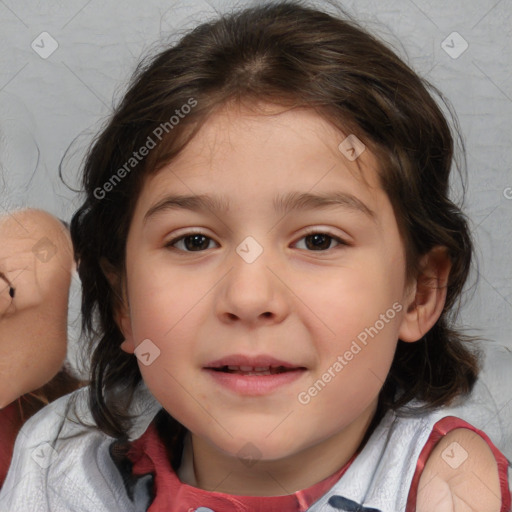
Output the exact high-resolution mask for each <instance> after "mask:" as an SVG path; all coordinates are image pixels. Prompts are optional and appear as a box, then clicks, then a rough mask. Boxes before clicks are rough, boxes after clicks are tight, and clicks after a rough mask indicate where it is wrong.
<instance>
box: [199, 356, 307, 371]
mask: <svg viewBox="0 0 512 512" xmlns="http://www.w3.org/2000/svg"><path fill="white" fill-rule="evenodd" d="M223 366H251V367H253V368H263V367H267V366H284V367H285V368H304V367H303V366H301V365H297V364H293V363H289V362H287V361H281V360H280V359H276V358H275V357H272V356H269V355H266V354H262V355H258V356H247V355H244V354H233V355H229V356H225V357H222V358H220V359H216V360H215V361H211V362H209V363H208V364H206V365H204V368H222V367H223Z"/></svg>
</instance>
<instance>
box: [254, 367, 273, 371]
mask: <svg viewBox="0 0 512 512" xmlns="http://www.w3.org/2000/svg"><path fill="white" fill-rule="evenodd" d="M254 369H255V370H256V371H257V372H264V371H265V370H269V369H270V368H269V367H268V366H259V367H258V366H256V367H255V368H254Z"/></svg>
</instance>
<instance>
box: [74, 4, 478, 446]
mask: <svg viewBox="0 0 512 512" xmlns="http://www.w3.org/2000/svg"><path fill="white" fill-rule="evenodd" d="M429 91H432V92H434V93H436V94H437V95H438V96H439V97H440V98H441V99H443V101H444V98H443V97H442V95H441V94H440V93H439V92H438V91H437V90H436V89H435V88H434V87H433V86H431V85H430V84H429V83H428V82H427V81H426V80H424V79H422V78H420V77H419V76H418V75H417V74H416V73H415V72H414V71H412V70H411V69H410V68H409V67H408V66H407V65H406V64H404V62H402V60H401V59H400V58H398V57H397V56H396V55H395V54H394V53H393V52H392V51H391V50H390V49H389V48H388V47H387V46H386V45H385V44H383V43H382V42H380V41H378V40H377V39H376V38H375V37H373V36H372V35H370V34H368V33H367V32H366V31H365V30H364V29H362V28H361V27H360V26H359V25H358V24H357V23H356V22H355V21H353V20H350V19H349V17H348V16H346V15H345V16H339V17H338V16H333V15H330V14H328V13H325V12H321V11H319V10H316V9H314V8H310V7H307V6H305V5H301V3H300V2H297V1H286V2H271V3H267V4H265V5H261V6H258V7H252V8H247V9H244V10H241V11H238V12H235V13H231V14H228V15H224V16H221V17H220V18H219V19H217V20H215V21H213V22H209V23H204V24H201V25H200V26H198V27H197V28H195V29H194V30H192V31H191V32H189V33H187V34H186V35H185V36H184V37H183V38H182V39H181V40H180V41H179V42H178V43H176V44H174V45H172V46H170V47H168V48H166V49H165V50H164V51H162V52H160V53H159V54H158V55H156V56H155V57H153V58H150V59H148V60H145V61H143V62H142V63H141V64H140V65H139V67H138V68H137V71H136V73H135V75H134V77H133V79H132V82H131V84H130V86H129V89H128V91H127V93H126V95H125V96H124V98H123V100H122V101H121V103H120V105H119V106H118V107H117V108H116V109H115V112H114V114H113V115H112V117H111V118H110V119H109V121H108V123H107V124H106V126H105V127H104V129H103V131H102V132H101V133H100V134H99V135H98V136H97V138H96V140H95V142H94V144H93V145H92V147H91V148H90V150H89V153H88V155H87V158H86V161H85V168H84V173H83V186H84V189H85V194H86V197H85V201H84V203H83V205H82V206H81V208H80V209H79V210H78V211H77V212H76V213H75V215H74V217H73V219H72V222H71V236H72V239H73V243H74V247H75V251H76V255H75V257H76V259H77V262H78V272H79V275H80V278H81V280H82V284H83V299H82V315H83V330H84V332H85V333H87V334H88V335H89V336H90V337H91V343H90V349H91V352H92V355H91V357H92V363H91V387H90V397H89V398H90V407H91V411H92V414H93V417H94V420H95V421H96V423H97V425H98V427H99V428H100V429H101V430H103V431H104V432H105V433H107V434H109V435H112V436H114V437H118V438H121V437H125V435H126V432H127V428H128V426H129V420H130V418H129V416H128V414H127V406H128V404H129V403H130V400H131V397H132V396H133V392H134V390H135V388H136V387H137V385H138V384H139V382H140V380H141V374H140V372H139V369H138V365H137V361H136V358H135V357H134V356H132V355H128V354H126V353H124V352H123V351H122V350H121V349H120V348H119V346H120V344H121V342H122V341H123V335H122V333H121V331H120V330H119V328H118V326H117V325H116V323H115V321H114V311H115V308H116V307H117V306H118V304H119V302H118V297H119V296H120V293H121V291H120V286H121V285H122V282H123V279H124V275H125V270H124V264H125V244H126V238H127V233H128V229H129V226H130V221H131V216H132V214H133V210H134V206H135V202H136V200H137V198H138V195H139V192H140V190H141V186H142V184H143V180H144V179H145V177H146V176H147V175H148V174H150V173H154V172H156V171H157V170H158V169H160V168H161V167H162V166H163V165H164V164H166V163H168V162H170V161H171V160H172V159H173V158H174V157H175V156H176V155H177V154H178V153H179V152H180V151H181V150H182V149H183V147H184V146H185V145H186V144H187V142H188V141H190V140H191V138H192V137H194V135H195V134H196V133H197V132H198V131H199V129H200V128H201V126H202V124H203V123H204V122H205V120H206V119H207V118H208V117H209V116H211V115H212V114H213V113H214V112H215V111H216V109H218V108H220V107H222V106H223V105H225V104H226V103H228V102H244V103H247V104H251V105H254V104H255V103H256V102H257V101H267V102H272V103H274V104H279V105H283V106H285V107H290V108H293V107H299V106H300V107H309V108H314V109H316V110H317V112H318V113H319V114H320V115H322V116H323V117H324V118H326V119H328V120H330V121H331V122H333V123H334V124H335V125H336V126H338V127H339V128H340V129H341V130H343V131H344V132H345V133H354V134H355V135H356V136H357V137H358V138H359V139H361V140H362V141H363V142H364V143H365V144H366V145H367V146H368V147H369V148H370V149H371V150H372V151H373V152H374V153H375V154H376V155H377V157H378V159H379V161H380V162H381V169H380V178H381V183H382V186H383V188H384V190H385V191H386V193H387V194H388V196H389V198H390V200H391V203H392V205H393V208H394V211H395V214H396V218H397V220H398V223H399V228H400V231H401V235H402V238H403V240H404V244H405V248H406V255H407V275H408V276H412V275H414V274H415V272H416V271H417V264H418V260H419V257H420V256H421V255H423V254H425V253H427V252H428V251H429V250H430V249H431V248H433V247H434V246H436V245H442V246H445V247H446V248H447V250H448V254H449V256H450V259H451V263H452V271H451V274H450V278H449V283H448V289H447V300H446V305H445V308H444V311H443V313H442V315H441V317H440V318H439V320H438V322H437V323H436V325H435V326H434V327H433V328H432V329H431V330H430V331H429V332H428V333H427V334H426V335H425V336H424V338H423V339H422V340H420V341H418V342H416V343H404V342H402V341H399V342H398V347H397V350H396V354H395V358H394V361H393V364H392V367H391V371H390V373H389V375H388V377H387V380H386V382H385V384H384V386H383V388H382V391H381V393H380V400H379V405H380V410H381V411H385V410H387V409H389V408H393V409H397V408H399V407H401V406H404V405H405V404H407V403H408V402H410V401H411V399H413V398H417V399H420V400H423V401H425V407H424V408H421V410H428V409H431V408H434V407H437V406H441V405H444V404H449V403H450V402H451V401H452V400H453V399H454V398H455V397H457V396H458V395H461V394H463V393H466V392H469V391H470V390H471V388H472V386H473V383H474V382H475V380H476V376H477V373H478V359H477V355H476V353H474V352H473V351H472V350H470V347H469V344H468V341H469V340H468V339H466V338H465V337H464V336H463V335H462V334H461V333H460V332H458V331H457V330H455V329H454V327H453V318H452V317H451V316H450V315H453V316H454V315H455V313H456V311H455V310H456V308H454V306H455V304H456V302H457V300H458V299H459V298H460V295H461V292H462V289H463V286H464V283H465V281H466V278H467V275H468V272H469V268H470V263H471V257H472V242H471V237H470V234H469V231H468V226H467V223H466V220H465V217H464V215H463V214H462V212H461V211H460V209H459V208H458V207H457V206H456V205H455V204H454V203H453V202H452V201H451V200H450V199H449V197H448V192H449V186H448V178H449V174H450V167H451V165H452V160H453V152H454V139H453V137H452V134H451V131H450V128H449V125H448V124H447V121H446V119H445V117H444V115H443V113H442V112H441V109H440V107H439V106H438V105H437V104H436V101H435V100H434V99H433V97H432V96H431V94H430V93H429ZM191 99H192V100H193V102H195V106H194V108H192V109H188V110H189V113H188V114H187V115H186V116H184V117H183V118H181V119H180V120H179V123H178V124H176V125H173V126H172V128H171V127H170V125H169V120H170V118H171V116H173V115H175V113H176V111H177V110H180V109H181V108H182V106H183V105H186V104H189V105H191V104H192V102H191ZM454 122H455V125H456V119H455V118H454ZM162 123H167V125H166V126H167V128H168V129H167V130H166V132H167V134H166V135H165V137H163V139H162V141H161V142H160V143H159V144H158V145H157V147H156V148H155V149H153V150H152V151H150V153H149V154H148V156H147V157H146V158H145V159H144V160H143V161H141V162H140V163H139V164H138V165H137V166H134V167H133V168H132V169H130V171H129V172H124V173H120V172H119V170H120V169H122V168H123V166H124V169H125V171H126V169H127V166H126V163H127V161H129V159H130V158H131V157H132V156H133V154H134V152H137V151H138V149H139V148H141V147H142V146H144V145H146V143H147V140H148V138H151V137H152V138H154V134H155V128H157V127H158V126H162ZM456 131H457V129H456ZM120 174H122V176H123V177H122V179H119V180H118V179H117V178H119V176H120ZM116 176H117V178H116V180H115V182H114V181H112V180H113V179H114V178H115V177H116ZM107 182H109V183H111V185H112V186H110V187H108V193H107V192H105V191H106V187H105V183H107ZM99 191H100V192H101V191H102V192H101V193H100V192H99ZM101 261H104V262H105V263H106V265H104V268H105V266H106V267H108V268H109V269H110V271H112V272H113V273H114V274H115V275H117V276H118V278H119V280H118V283H119V286H117V287H112V286H111V285H110V284H109V281H108V280H107V279H106V277H105V274H104V272H103V271H102V268H101V266H100V262H101ZM95 326H97V327H95ZM419 410H420V409H416V411H419Z"/></svg>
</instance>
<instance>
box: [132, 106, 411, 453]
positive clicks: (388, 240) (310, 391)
mask: <svg viewBox="0 0 512 512" xmlns="http://www.w3.org/2000/svg"><path fill="white" fill-rule="evenodd" d="M267 109H268V112H274V113H275V115H273V116H271V117H270V116H261V115H256V114H254V113H250V112H248V111H246V110H238V109H227V110H224V111H223V112H221V113H218V114H216V115H215V116H213V117H211V118H210V119H209V121H208V122H207V124H205V125H204V127H203V129H202V130H201V131H200V132H199V134H198V135H197V136H196V137H195V138H194V139H193V140H192V141H191V143H190V144H189V145H188V146H187V147H186V148H185V150H183V152H182V153H181V154H180V155H179V157H178V158H177V159H176V160H175V161H174V162H172V163H171V164H170V165H168V166H166V167H165V168H164V169H162V170H161V171H160V172H159V173H157V174H156V175H154V176H152V177H150V178H148V179H147V180H146V182H145V185H144V188H143V190H142V192H141V195H140V196H139V199H138V202H137V205H136V209H135V212H134V216H133V220H132V223H131V226H130V230H129V235H128V240H127V253H126V271H127V291H128V301H129V310H128V313H129V318H128V317H125V318H124V320H123V321H122V326H123V331H124V334H125V336H126V340H127V341H126V342H125V344H124V345H123V349H124V350H126V351H127V352H133V349H134V348H136V347H137V346H138V345H139V344H140V343H141V342H142V341H143V340H147V339H149V340H151V342H148V341H146V342H145V345H143V346H142V347H141V349H139V350H141V352H143V353H144V354H145V355H143V356H142V362H140V361H139V366H140V370H141V373H142V376H143V378H144V380H145V382H146V384H147V386H148V387H149V389H150V390H151V392H152V393H153V394H154V396H155V397H156V398H157V400H158V401H159V402H160V403H161V404H162V405H163V406H164V407H165V409H166V410H167V411H168V412H169V413H170V414H171V415H172V416H173V417H175V418H176V419H177V420H178V421H180V422H181V423H182V424H183V425H185V426H186V427H187V428H188V429H189V430H190V431H191V432H192V433H193V434H195V436H198V438H200V439H202V440H206V441H208V443H207V444H208V445H209V446H210V447H211V446H213V447H216V449H218V450H221V451H222V452H223V453H224V454H228V455H233V456H236V455H237V453H238V452H239V450H241V449H242V448H243V447H244V446H246V445H247V443H248V442H250V443H252V444H253V445H254V446H255V447H256V450H257V452H256V453H258V455H257V456H258V457H260V456H261V457H262V458H263V459H268V460H272V459H278V458H282V457H286V456H289V455H292V454H297V453H299V452H300V451H301V450H304V449H306V448H309V447H313V446H314V445H317V444H318V443H322V442H324V441H326V440H328V439H332V437H333V436H338V437H339V439H342V438H343V435H346V433H347V432H348V431H349V430H351V432H352V436H354V435H356V436H359V435H360V434H361V435H362V433H364V431H365V430H366V428H367V427H368V422H369V419H370V418H371V417H372V415H373V413H374V410H375V406H376V403H377V397H378V393H379V391H380V389H381V387H382V385H383V383H384V380H385V379H386V376H387V374H388V371H389V368H390V366H391V362H392V360H393V355H394V352H395V347H396V344H397V339H398V337H399V335H400V329H401V325H402V323H403V319H404V313H405V310H406V309H407V302H408V301H409V300H410V297H409V295H408V293H409V292H408V291H407V288H408V287H406V282H405V251H404V246H403V243H402V241H401V238H400V236H399V231H398V226H397V222H396V219H395V216H394V213H393V209H392V206H391V203H390V201H389V199H388V197H387V195H386V194H385V192H384V191H383V190H382V189H381V188H380V186H379V182H378V178H377V172H376V168H377V162H376V159H375V158H374V156H373V155H372V154H371V153H370V151H369V150H368V149H367V150H365V151H364V152H363V153H362V154H361V155H360V156H359V157H358V159H357V160H356V161H349V159H348V158H347V157H346V156H345V155H344V154H343V153H342V152H341V151H340V150H339V149H338V145H339V144H340V143H341V142H342V141H343V140H344V138H345V136H346V135H342V134H341V133H339V131H337V130H335V129H334V128H333V127H332V125H330V124H328V123H327V122H326V121H325V120H324V119H323V118H321V117H320V116H318V115H317V114H316V113H315V112H313V111H312V110H305V109H301V110H293V111H288V112H284V113H279V112H281V111H282V110H283V109H278V108H276V107H271V106H268V105H267ZM272 109H273V110H272ZM357 163H359V165H360V166H361V170H360V169H358V166H357ZM361 172H363V173H364V176H365V179H366V183H365V181H364V180H363V179H362V178H361ZM291 193H294V194H297V195H298V194H313V195H331V194H335V193H337V194H339V195H340V197H342V198H343V200H342V202H341V204H338V205H336V206H329V207H323V208H320V207H316V208H315V207H308V208H302V207H299V208H297V209H295V210H291V211H290V212H289V213H287V214H285V213H284V211H280V210H279V211H276V210H274V207H273V199H274V198H275V197H283V196H287V195H288V194H291ZM171 195H205V196H211V197H214V196H215V197H220V196H222V197H223V198H224V199H225V200H227V201H228V202H229V204H230V206H229V209H228V210H226V211H216V210H215V211H213V210H211V209H209V208H204V209H203V210H197V211H192V210H190V209H185V208H177V207H171V205H168V207H167V208H166V207H165V206H164V207H162V208H158V209H157V210H155V211H154V212H153V214H151V215H149V216H148V217H147V218H146V220H145V216H146V215H147V213H148V212H149V211H151V209H152V208H153V207H154V206H155V205H162V204H164V205H165V203H162V201H165V199H166V198H167V197H168V196H171ZM310 204H311V203H308V205H310ZM299 206H300V205H299ZM306 228H307V229H310V230H312V231H313V232H314V233H317V235H316V236H315V235H314V234H313V235H309V236H307V233H306ZM191 232H194V233H196V234H197V233H200V234H201V235H202V237H201V236H199V237H198V236H196V237H195V238H194V237H193V236H189V237H188V238H185V239H182V240H181V241H177V242H176V243H175V244H174V248H171V247H166V244H169V242H170V241H171V240H172V239H176V238H178V237H182V236H184V235H187V234H190V233H191ZM322 234H328V235H329V236H330V237H339V238H340V239H342V240H344V242H345V243H344V244H340V243H339V242H337V241H336V239H335V238H328V237H327V235H324V236H322ZM203 237H204V238H203ZM345 244H346V245H345ZM260 252H261V254H260ZM156 347H158V348H156ZM158 350H159V351H160V353H159V355H158V357H156V359H154V358H155V356H157V354H158ZM137 353H139V351H137ZM239 354H243V355H247V356H250V357H251V356H254V357H257V356H260V355H267V356H271V357H274V358H275V359H278V360H280V361H285V362H287V363H289V364H290V365H291V366H292V367H295V368H297V367H300V368H302V370H295V371H293V372H290V373H289V374H287V375H286V377H287V378H289V377H293V378H289V379H288V380H287V381H286V382H284V383H282V384H281V385H279V386H277V387H275V388H274V389H268V390H267V391H262V392H260V393H259V394H258V393H257V391H255V390H254V389H253V388H254V386H252V387H251V388H248V389H247V390H246V391H245V392H243V391H241V390H240V389H239V390H238V391H237V390H235V389H233V388H231V387H228V386H226V385H225V384H223V383H222V379H220V377H224V378H225V379H227V380H229V381H230V382H233V381H235V380H237V382H238V385H239V386H242V387H243V386H244V383H246V384H247V383H248V384H249V385H250V384H251V383H253V382H256V381H251V379H257V380H258V381H268V380H271V379H275V377H273V376H270V377H269V376H251V375H249V376H245V377H244V376H238V377H237V376H235V375H232V374H228V373H219V372H216V371H214V370H207V369H205V367H207V366H208V363H210V362H212V361H215V360H219V359H223V358H225V357H227V356H230V355H239ZM139 358H140V354H139ZM153 359H154V360H153ZM147 362H150V364H148V365H146V364H145V363H147ZM143 363H144V364H143ZM315 384H316V387H315ZM349 426H350V427H349ZM359 439H360V438H359ZM245 449H248V448H247V447H246V448H245ZM251 449H252V450H254V448H251ZM242 453H243V451H242Z"/></svg>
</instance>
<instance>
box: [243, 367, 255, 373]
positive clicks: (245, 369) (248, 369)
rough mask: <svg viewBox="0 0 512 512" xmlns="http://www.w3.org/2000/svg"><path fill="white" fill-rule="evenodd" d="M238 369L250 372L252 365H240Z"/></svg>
mask: <svg viewBox="0 0 512 512" xmlns="http://www.w3.org/2000/svg"><path fill="white" fill-rule="evenodd" d="M240 371H242V372H252V371H253V367H252V366H240Z"/></svg>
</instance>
